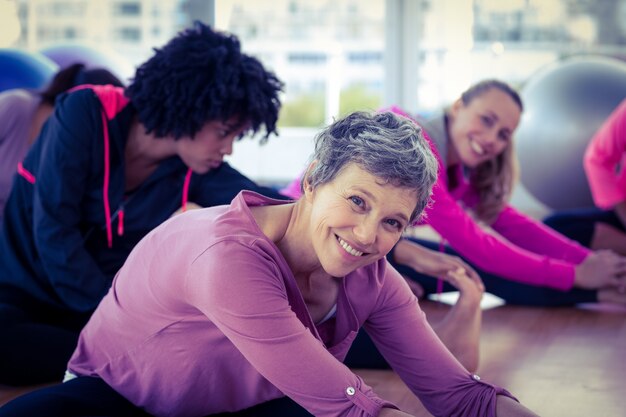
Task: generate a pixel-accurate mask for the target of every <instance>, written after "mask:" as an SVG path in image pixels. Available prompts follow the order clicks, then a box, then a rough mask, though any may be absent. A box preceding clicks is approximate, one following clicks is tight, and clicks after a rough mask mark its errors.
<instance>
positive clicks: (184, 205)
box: [181, 168, 192, 213]
mask: <svg viewBox="0 0 626 417" xmlns="http://www.w3.org/2000/svg"><path fill="white" fill-rule="evenodd" d="M191 174H192V172H191V168H189V169H188V170H187V175H185V183H184V185H183V200H182V202H181V206H182V208H183V209H182V211H183V213H184V212H185V211H187V200H188V199H189V183H190V182H191Z"/></svg>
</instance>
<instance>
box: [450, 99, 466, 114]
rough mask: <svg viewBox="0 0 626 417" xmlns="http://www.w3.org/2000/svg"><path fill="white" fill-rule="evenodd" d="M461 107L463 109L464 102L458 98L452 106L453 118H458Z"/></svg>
mask: <svg viewBox="0 0 626 417" xmlns="http://www.w3.org/2000/svg"><path fill="white" fill-rule="evenodd" d="M461 107H463V101H462V100H461V98H457V99H456V100H454V103H452V105H451V106H450V111H449V114H451V115H452V116H456V114H457V113H458V112H459V110H460V109H461Z"/></svg>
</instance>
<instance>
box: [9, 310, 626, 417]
mask: <svg viewBox="0 0 626 417" xmlns="http://www.w3.org/2000/svg"><path fill="white" fill-rule="evenodd" d="M421 304H422V308H423V309H424V310H425V311H426V313H427V315H428V317H429V319H431V320H438V319H439V318H441V317H442V316H443V315H444V314H445V313H446V311H447V309H448V307H447V306H444V305H441V304H438V303H434V302H430V301H422V302H421ZM357 372H358V373H359V374H360V375H361V376H363V377H364V379H365V380H366V381H367V382H368V383H369V384H370V385H372V387H373V388H374V390H375V391H376V392H378V394H379V395H381V396H382V397H383V398H385V399H387V400H390V401H392V402H394V403H396V404H397V405H398V406H399V407H400V408H402V409H403V410H404V411H406V412H408V413H410V414H413V415H415V416H417V417H422V416H430V414H429V413H428V412H426V411H425V410H424V408H423V407H422V405H421V403H420V402H419V400H418V399H417V398H416V397H414V396H413V394H412V393H411V392H410V391H409V390H408V389H407V388H406V386H405V385H404V383H403V382H402V381H401V380H400V379H399V378H398V377H397V376H396V375H395V374H394V373H393V372H391V371H372V370H357ZM477 373H478V374H479V375H480V376H481V377H482V378H483V379H485V380H488V381H491V382H493V383H496V384H498V385H501V386H503V387H505V388H507V389H508V390H509V391H511V392H512V393H513V394H514V395H515V396H517V398H519V400H520V401H522V402H523V403H524V404H525V405H526V406H528V407H529V408H531V409H532V410H534V411H535V412H536V413H538V414H539V415H541V416H568V417H588V416H626V312H624V311H622V312H599V311H589V310H580V309H574V308H562V309H543V308H522V307H513V306H503V307H498V308H495V309H491V310H486V311H485V312H484V316H483V332H482V338H481V365H480V368H479V370H478V372H477ZM26 390H27V389H21V390H16V389H11V388H7V387H0V404H3V403H5V402H6V401H8V400H10V399H11V398H13V397H15V396H16V395H18V394H20V393H22V392H25V391H26Z"/></svg>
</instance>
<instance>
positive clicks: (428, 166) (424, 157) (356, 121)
mask: <svg viewBox="0 0 626 417" xmlns="http://www.w3.org/2000/svg"><path fill="white" fill-rule="evenodd" d="M312 161H317V163H316V164H315V165H314V166H313V168H312V169H310V170H309V172H307V173H306V177H303V184H304V180H305V179H306V180H307V181H308V183H309V185H310V186H311V187H312V188H315V187H317V186H319V185H322V184H325V183H327V182H330V181H332V180H333V179H334V178H335V177H336V176H337V175H338V174H339V173H340V172H341V170H342V169H343V168H345V167H346V166H347V165H348V164H349V163H356V164H357V165H359V166H360V167H361V168H363V169H364V170H365V171H367V172H369V173H370V174H372V175H374V176H375V177H377V178H379V179H380V180H381V181H382V182H383V183H386V184H392V185H394V186H396V187H401V188H407V189H409V190H413V191H415V192H416V193H417V205H416V207H415V210H414V211H413V213H412V215H411V219H410V220H411V221H414V220H416V219H417V218H419V216H420V215H421V214H422V212H423V211H424V209H425V208H426V205H427V204H428V203H429V202H430V197H431V194H432V187H433V185H434V184H435V181H436V180H437V169H438V164H437V160H436V158H435V156H434V154H433V152H432V151H431V149H430V146H429V144H428V142H427V141H426V139H425V138H424V134H423V133H422V129H421V127H419V126H418V125H417V124H416V123H415V122H413V121H411V120H410V119H408V118H405V117H402V116H399V115H396V114H395V113H392V112H381V113H373V112H362V111H358V112H354V113H351V114H349V115H348V116H346V117H344V118H342V119H339V120H336V121H335V122H334V123H332V124H331V125H329V126H327V127H326V128H325V129H323V130H322V131H321V132H320V133H319V134H318V135H317V136H316V138H315V153H314V154H313V156H312Z"/></svg>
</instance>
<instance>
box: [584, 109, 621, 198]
mask: <svg viewBox="0 0 626 417" xmlns="http://www.w3.org/2000/svg"><path fill="white" fill-rule="evenodd" d="M624 163H626V99H625V100H624V101H622V102H621V104H620V105H619V106H617V108H616V109H615V110H613V112H612V113H611V115H610V116H609V117H608V118H607V120H606V121H605V122H604V123H603V124H602V126H600V129H598V131H597V132H596V134H595V135H594V136H593V138H592V139H591V142H589V145H587V150H586V151H585V157H584V167H585V172H586V173H587V180H588V181H589V186H590V188H591V194H592V196H593V201H594V202H595V204H596V206H598V207H600V208H603V209H610V208H613V207H614V206H615V205H616V204H617V203H621V202H622V201H625V200H626V169H624Z"/></svg>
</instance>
